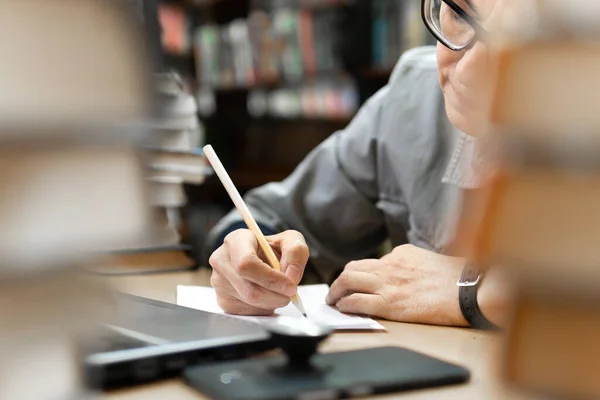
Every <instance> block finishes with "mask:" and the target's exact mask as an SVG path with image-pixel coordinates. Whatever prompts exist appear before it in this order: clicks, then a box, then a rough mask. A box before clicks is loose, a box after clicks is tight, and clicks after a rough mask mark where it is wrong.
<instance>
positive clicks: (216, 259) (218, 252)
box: [208, 246, 223, 268]
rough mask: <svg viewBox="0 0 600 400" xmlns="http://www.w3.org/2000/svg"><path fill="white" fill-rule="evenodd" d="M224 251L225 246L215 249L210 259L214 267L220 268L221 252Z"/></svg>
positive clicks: (209, 262)
mask: <svg viewBox="0 0 600 400" xmlns="http://www.w3.org/2000/svg"><path fill="white" fill-rule="evenodd" d="M222 251H223V246H221V247H219V248H218V249H217V250H215V251H213V253H212V254H211V255H210V257H209V259H208V264H209V265H210V266H211V267H213V268H218V267H219V266H220V261H221V253H222Z"/></svg>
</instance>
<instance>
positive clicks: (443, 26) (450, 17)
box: [429, 0, 475, 47]
mask: <svg viewBox="0 0 600 400" xmlns="http://www.w3.org/2000/svg"><path fill="white" fill-rule="evenodd" d="M456 3H457V4H458V5H459V6H462V4H461V3H464V1H458V2H456ZM429 11H430V13H431V15H430V16H431V18H430V21H431V22H432V23H433V24H434V29H435V30H436V31H438V33H439V34H440V36H442V37H443V39H444V40H446V41H447V42H448V43H450V44H451V45H452V46H454V47H464V46H466V45H468V44H469V43H470V42H471V41H472V40H473V39H474V38H475V29H474V28H473V27H472V26H471V25H470V24H469V23H468V22H467V21H466V20H465V19H464V18H462V17H461V16H460V15H459V14H457V13H456V12H455V11H454V10H453V9H452V8H450V6H448V4H446V3H445V2H443V1H442V0H430V10H429Z"/></svg>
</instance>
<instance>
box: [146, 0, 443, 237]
mask: <svg viewBox="0 0 600 400" xmlns="http://www.w3.org/2000/svg"><path fill="white" fill-rule="evenodd" d="M158 7H159V19H160V23H161V26H162V44H163V53H164V60H165V64H166V65H167V67H168V68H170V69H173V70H175V71H177V72H178V73H180V74H181V75H182V76H183V77H184V78H185V80H186V82H187V85H188V87H189V89H190V91H191V92H192V93H195V94H196V97H197V101H198V105H199V107H198V110H199V116H200V119H201V121H202V124H203V125H204V129H205V132H206V141H207V142H210V143H211V144H212V145H213V147H214V148H215V150H216V151H217V153H218V154H219V156H220V158H221V159H222V161H223V163H224V165H225V167H226V168H227V169H228V171H229V172H230V174H231V176H232V179H233V180H234V182H235V184H236V185H237V186H238V188H239V190H240V192H242V193H243V192H246V191H247V190H249V189H252V188H254V187H257V186H260V185H262V184H264V183H267V182H270V181H277V180H281V179H283V178H285V177H286V176H287V175H288V174H289V173H290V172H291V171H292V170H293V169H294V167H295V166H296V165H297V164H298V162H300V161H301V160H302V159H303V158H304V157H305V156H306V155H307V154H308V153H309V152H310V151H311V150H312V149H313V148H314V147H315V146H317V145H318V144H319V143H320V142H322V141H323V140H324V139H326V138H327V137H328V136H329V135H331V134H332V133H333V132H335V131H337V130H339V129H343V128H344V127H345V126H346V125H347V124H348V122H349V121H350V120H351V119H352V117H353V116H354V114H355V113H356V111H357V109H358V108H359V107H360V105H362V104H363V103H364V101H366V100H367V99H368V98H369V97H370V96H371V95H373V94H374V93H375V92H376V91H377V90H379V89H380V88H381V87H383V86H384V85H385V84H386V83H387V80H388V79H389V75H390V73H391V71H392V69H393V67H394V65H395V63H396V61H397V60H398V58H399V57H400V55H401V53H402V52H403V51H405V50H407V49H409V48H412V47H416V46H420V45H424V44H429V43H434V39H433V38H432V37H430V35H429V33H428V32H427V30H426V29H425V27H424V26H423V24H422V22H421V15H420V0H372V1H364V0H204V1H202V0H159V5H158ZM186 194H187V196H188V198H189V199H190V202H189V203H190V207H191V208H196V209H195V210H191V211H190V213H191V214H193V215H195V216H196V217H197V216H198V213H200V214H201V213H202V211H198V210H199V209H204V210H208V209H210V210H212V211H210V212H216V213H218V212H221V213H224V212H226V211H227V210H229V209H230V208H231V204H230V200H229V198H228V196H227V194H226V192H225V190H224V189H223V188H222V186H221V185H220V183H219V182H218V180H217V179H215V178H214V177H212V178H209V179H207V181H206V182H205V184H204V185H202V186H200V187H198V188H194V187H189V188H186ZM215 210H220V211H215ZM207 212H208V211H207ZM196 217H195V218H196ZM200 219H202V217H201V218H200ZM206 219H207V220H211V221H212V220H216V219H218V218H217V216H214V218H211V217H207V218H206ZM208 228H209V226H205V229H208ZM197 233H198V235H201V233H200V232H197Z"/></svg>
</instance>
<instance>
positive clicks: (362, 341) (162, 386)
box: [102, 270, 525, 400]
mask: <svg viewBox="0 0 600 400" xmlns="http://www.w3.org/2000/svg"><path fill="white" fill-rule="evenodd" d="M106 279H107V281H108V282H109V283H110V284H111V285H113V286H114V287H115V288H116V289H117V290H120V291H124V292H127V293H131V294H134V295H138V296H144V297H148V298H152V299H156V300H161V301H165V302H171V303H175V302H176V288H177V285H207V284H208V280H209V272H208V271H206V270H201V271H199V272H186V273H171V274H161V275H139V276H119V277H110V278H106ZM380 322H381V323H382V324H383V325H384V326H385V327H386V329H387V332H365V333H357V332H351V333H336V334H334V335H332V336H331V337H330V338H328V339H327V340H326V341H325V342H324V343H323V344H322V346H321V348H320V351H322V352H330V351H343V350H354V349H362V348H369V347H379V346H401V347H405V348H408V349H411V350H415V351H418V352H421V353H423V354H427V355H430V356H433V357H436V358H439V359H442V360H446V361H449V362H452V363H456V364H459V365H462V366H464V367H466V368H468V369H469V370H470V371H471V379H470V381H469V382H468V383H466V384H461V385H456V386H450V387H443V388H436V389H427V390H418V391H411V392H403V393H396V394H388V395H380V396H374V397H371V398H373V399H400V398H401V399H405V398H407V399H414V400H417V399H461V400H464V399H506V398H511V399H514V398H518V399H521V398H523V399H524V398H525V397H523V396H521V395H518V394H517V393H514V392H512V391H510V390H509V389H507V388H505V387H504V386H503V385H501V384H500V382H499V379H498V378H497V377H498V376H499V373H498V370H499V368H498V366H499V362H498V361H499V360H500V357H499V356H500V355H501V352H502V349H503V343H502V336H501V335H500V334H497V333H489V332H478V331H473V330H469V329H462V328H448V327H438V326H426V325H416V324H404V323H398V322H389V321H380ZM102 398H103V399H106V400H117V399H119V400H141V399H161V398H164V399H177V400H203V399H208V398H207V397H205V396H203V395H201V394H199V393H198V392H196V391H194V390H193V389H191V388H190V387H188V386H187V385H186V384H185V383H184V382H183V381H182V380H180V379H172V380H168V381H161V382H157V383H152V384H148V385H144V386H139V387H135V388H130V389H125V390H118V391H113V392H109V393H106V394H105V395H104V396H103V397H102Z"/></svg>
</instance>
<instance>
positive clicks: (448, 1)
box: [421, 0, 488, 51]
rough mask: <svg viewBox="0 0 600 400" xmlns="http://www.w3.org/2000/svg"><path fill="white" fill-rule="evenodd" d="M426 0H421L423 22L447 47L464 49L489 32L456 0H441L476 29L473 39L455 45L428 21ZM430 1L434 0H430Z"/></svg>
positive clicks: (456, 49)
mask: <svg viewBox="0 0 600 400" xmlns="http://www.w3.org/2000/svg"><path fill="white" fill-rule="evenodd" d="M426 1H427V0H421V18H422V19H423V23H424V24H425V27H426V28H427V30H428V31H429V32H430V33H431V34H432V35H433V36H434V37H435V38H436V39H437V41H438V42H440V43H441V44H443V45H444V46H446V47H447V48H449V49H450V50H453V51H462V50H464V49H466V48H468V47H470V46H471V45H472V44H473V43H474V42H476V41H477V40H480V39H478V38H481V37H484V36H486V35H487V33H488V32H487V30H486V29H485V28H484V27H483V26H481V24H480V23H479V22H477V20H476V19H475V18H473V17H472V16H470V15H469V14H468V13H467V12H466V11H465V10H463V9H462V7H461V6H459V5H458V4H456V3H455V2H454V0H441V1H442V2H443V3H445V4H446V5H447V6H448V7H450V8H451V9H452V11H454V12H455V13H457V14H458V16H459V17H461V18H462V19H464V20H465V22H466V23H467V24H469V26H471V28H473V30H474V31H475V35H474V36H473V39H471V40H470V41H469V42H468V43H466V44H464V45H462V46H454V45H453V44H452V43H450V42H449V41H447V40H446V39H445V38H444V37H443V36H442V35H441V33H439V32H437V30H436V29H435V28H434V27H432V26H431V24H430V23H429V22H428V21H427V18H426V16H425V14H426V11H425V2H426ZM430 1H434V0H430Z"/></svg>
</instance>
